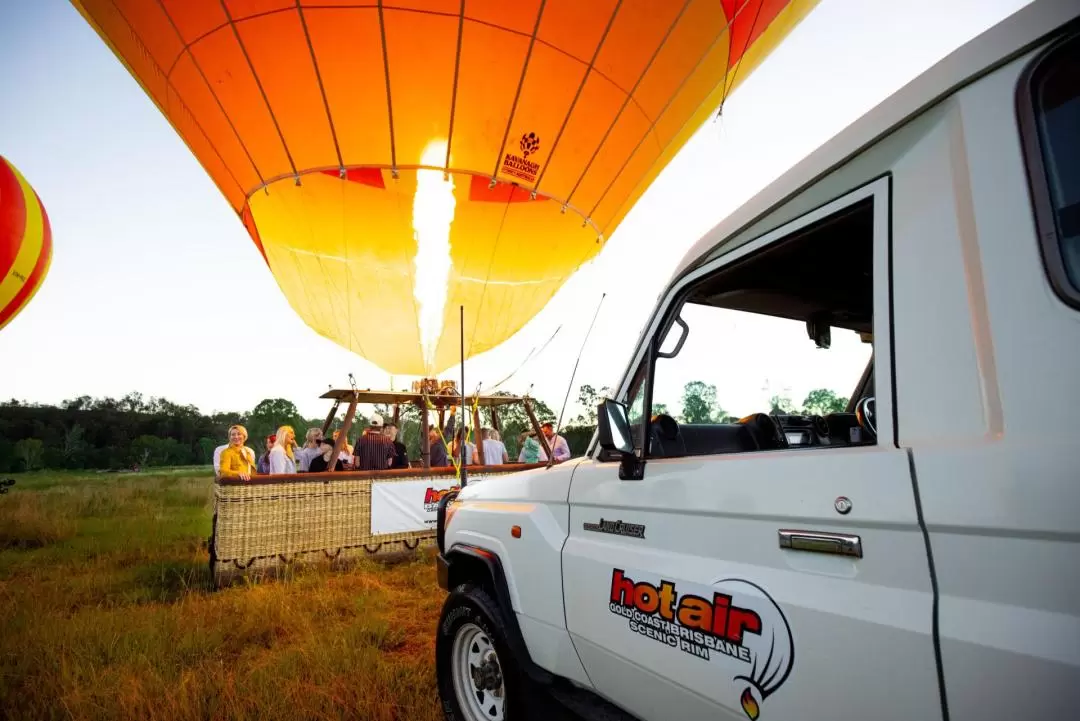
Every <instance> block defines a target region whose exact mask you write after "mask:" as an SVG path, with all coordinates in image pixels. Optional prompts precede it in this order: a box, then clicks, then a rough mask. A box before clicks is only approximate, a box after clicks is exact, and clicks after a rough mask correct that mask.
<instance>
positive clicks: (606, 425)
mask: <svg viewBox="0 0 1080 721" xmlns="http://www.w3.org/2000/svg"><path fill="white" fill-rule="evenodd" d="M596 410H597V414H596V421H597V430H598V431H599V432H600V447H601V448H603V449H604V450H605V451H614V452H616V453H622V454H626V453H633V452H634V443H633V441H631V440H630V419H629V417H628V416H627V414H626V406H624V405H623V404H622V403H619V402H618V401H613V400H610V399H608V400H605V401H604V402H603V403H601V404H600V405H599V406H597V409H596Z"/></svg>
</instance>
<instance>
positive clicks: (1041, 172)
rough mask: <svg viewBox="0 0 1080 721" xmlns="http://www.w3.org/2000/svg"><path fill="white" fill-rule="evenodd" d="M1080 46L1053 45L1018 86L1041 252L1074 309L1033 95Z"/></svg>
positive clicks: (1067, 38) (1072, 39)
mask: <svg viewBox="0 0 1080 721" xmlns="http://www.w3.org/2000/svg"><path fill="white" fill-rule="evenodd" d="M1078 43H1080V33H1077V32H1075V31H1074V32H1072V33H1068V34H1066V35H1064V36H1062V37H1060V38H1058V39H1057V40H1055V41H1053V42H1051V43H1050V44H1049V45H1048V46H1047V47H1045V48H1044V49H1043V50H1042V51H1041V52H1039V53H1038V55H1036V56H1035V58H1033V59H1032V60H1031V61H1030V62H1029V63H1028V64H1027V67H1025V68H1024V71H1023V72H1022V73H1021V74H1020V77H1019V79H1018V80H1017V83H1016V93H1015V103H1016V118H1017V124H1018V127H1019V133H1020V146H1021V149H1022V151H1023V156H1024V169H1025V171H1026V172H1027V181H1028V183H1027V185H1028V196H1029V201H1030V203H1031V209H1032V214H1033V217H1034V219H1035V229H1036V232H1037V234H1038V242H1039V253H1040V255H1041V256H1042V261H1043V269H1044V270H1045V271H1046V275H1047V278H1048V279H1049V281H1050V287H1051V288H1053V290H1054V293H1055V295H1057V296H1058V298H1059V299H1061V301H1062V302H1063V303H1065V304H1067V305H1069V306H1071V307H1073V308H1076V309H1080V284H1077V283H1073V281H1072V280H1071V279H1070V278H1069V274H1068V271H1067V270H1066V269H1065V261H1064V259H1063V257H1062V248H1061V241H1062V238H1061V234H1060V232H1059V230H1058V224H1057V219H1056V217H1055V216H1056V213H1055V210H1054V201H1053V197H1052V195H1051V192H1050V182H1049V178H1048V173H1047V167H1046V161H1045V156H1044V155H1043V150H1044V140H1045V138H1044V137H1043V134H1042V132H1041V131H1040V129H1039V110H1038V108H1037V103H1038V98H1037V97H1036V96H1035V94H1034V93H1033V92H1032V88H1033V86H1034V84H1035V83H1036V82H1037V81H1038V80H1039V79H1040V76H1041V75H1042V73H1043V72H1045V70H1046V68H1047V67H1048V66H1050V65H1051V64H1052V63H1053V62H1054V61H1055V60H1056V59H1057V58H1058V57H1060V56H1061V55H1062V54H1064V53H1067V52H1069V51H1070V50H1073V51H1074V52H1075V46H1076V44H1078Z"/></svg>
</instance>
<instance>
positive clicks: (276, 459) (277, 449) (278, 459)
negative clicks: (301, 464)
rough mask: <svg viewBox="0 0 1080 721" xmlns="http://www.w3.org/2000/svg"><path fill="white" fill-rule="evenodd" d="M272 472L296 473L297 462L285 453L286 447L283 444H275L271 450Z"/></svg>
mask: <svg viewBox="0 0 1080 721" xmlns="http://www.w3.org/2000/svg"><path fill="white" fill-rule="evenodd" d="M270 473H271V474H275V475H276V474H279V473H296V462H295V461H293V459H291V458H289V457H288V456H287V455H285V449H284V448H282V447H281V446H274V449H273V450H272V451H270Z"/></svg>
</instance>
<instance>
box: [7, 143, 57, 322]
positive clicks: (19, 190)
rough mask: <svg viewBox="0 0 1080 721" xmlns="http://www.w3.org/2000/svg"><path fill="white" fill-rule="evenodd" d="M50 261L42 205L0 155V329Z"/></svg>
mask: <svg viewBox="0 0 1080 721" xmlns="http://www.w3.org/2000/svg"><path fill="white" fill-rule="evenodd" d="M51 262H52V231H51V230H50V228H49V217H48V215H46V213H45V206H43V205H42V204H41V199H40V198H38V196H37V193H35V192H34V189H33V188H31V187H30V184H29V183H28V182H26V178H24V177H23V176H22V174H21V173H19V171H18V170H16V169H15V166H14V165H12V164H11V163H10V162H8V160H6V159H5V158H4V157H2V156H0V329H2V328H3V327H4V326H6V325H7V324H8V323H10V322H11V320H12V319H13V318H14V317H15V316H16V315H18V314H19V311H21V310H22V309H23V308H25V307H26V304H27V303H29V302H30V299H31V298H33V297H34V294H35V293H37V291H38V288H40V287H41V283H42V281H44V280H45V275H46V274H47V273H48V272H49V264H50V263H51Z"/></svg>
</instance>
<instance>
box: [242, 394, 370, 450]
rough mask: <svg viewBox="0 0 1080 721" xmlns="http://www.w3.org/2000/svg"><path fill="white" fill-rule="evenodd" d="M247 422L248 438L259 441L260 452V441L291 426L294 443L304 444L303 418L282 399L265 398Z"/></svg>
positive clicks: (249, 414)
mask: <svg viewBox="0 0 1080 721" xmlns="http://www.w3.org/2000/svg"><path fill="white" fill-rule="evenodd" d="M357 415H359V414H357ZM247 421H248V424H247V426H248V434H249V437H251V438H258V439H260V440H258V444H259V449H260V450H261V448H262V446H263V441H262V440H261V439H263V438H266V436H269V435H271V434H273V433H277V429H278V428H280V427H281V426H292V429H293V430H294V431H296V442H297V443H298V444H300V445H303V443H304V433H305V432H306V431H307V427H306V426H305V425H304V417H303V416H302V415H300V411H299V410H297V408H296V405H295V404H294V403H293V402H292V401H289V400H286V399H284V398H265V399H263V400H261V401H259V403H258V405H256V406H255V407H254V408H252V409H251V412H250V413H248V414H247ZM353 425H354V426H355V425H356V421H353ZM350 435H352V434H350ZM249 445H250V444H249ZM252 448H255V446H252Z"/></svg>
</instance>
